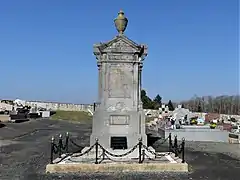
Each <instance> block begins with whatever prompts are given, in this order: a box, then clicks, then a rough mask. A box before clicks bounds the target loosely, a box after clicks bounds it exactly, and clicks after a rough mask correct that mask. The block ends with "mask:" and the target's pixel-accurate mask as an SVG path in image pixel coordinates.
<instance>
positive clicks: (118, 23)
mask: <svg viewBox="0 0 240 180" xmlns="http://www.w3.org/2000/svg"><path fill="white" fill-rule="evenodd" d="M114 23H115V27H116V29H117V31H118V32H119V34H123V33H124V31H125V29H126V28H127V24H128V19H127V18H126V17H125V16H124V12H123V11H122V10H120V12H119V13H118V16H117V18H116V19H114Z"/></svg>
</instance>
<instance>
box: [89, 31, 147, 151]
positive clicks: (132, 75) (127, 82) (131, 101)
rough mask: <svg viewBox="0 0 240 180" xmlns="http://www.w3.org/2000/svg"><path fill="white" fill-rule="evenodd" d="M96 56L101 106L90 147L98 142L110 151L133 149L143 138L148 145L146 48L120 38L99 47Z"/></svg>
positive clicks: (96, 114)
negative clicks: (143, 89) (144, 97)
mask: <svg viewBox="0 0 240 180" xmlns="http://www.w3.org/2000/svg"><path fill="white" fill-rule="evenodd" d="M94 54H95V56H96V58H97V64H98V72H99V89H98V91H99V103H100V105H99V106H98V108H97V109H96V111H95V113H94V115H93V127H92V135H91V138H90V145H92V144H94V143H95V139H96V138H97V139H98V140H99V143H100V144H101V145H102V146H103V147H104V148H106V149H131V148H132V147H133V146H134V145H136V144H137V143H138V139H139V138H142V140H143V143H144V144H145V145H146V144H147V136H146V134H145V115H144V111H143V108H142V102H141V94H140V93H141V71H142V62H143V60H144V57H145V56H146V55H147V47H146V45H138V44H136V43H135V42H133V41H131V40H130V39H128V38H127V37H126V36H124V35H121V34H120V35H118V36H116V37H115V38H114V39H113V40H111V41H109V42H107V43H100V44H97V45H95V46H94ZM114 140H115V143H116V144H114ZM117 140H118V142H119V143H118V145H117Z"/></svg>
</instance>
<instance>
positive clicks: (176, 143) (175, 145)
mask: <svg viewBox="0 0 240 180" xmlns="http://www.w3.org/2000/svg"><path fill="white" fill-rule="evenodd" d="M174 153H175V157H177V156H178V142H177V135H175V136H174Z"/></svg>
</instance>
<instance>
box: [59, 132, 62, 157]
mask: <svg viewBox="0 0 240 180" xmlns="http://www.w3.org/2000/svg"><path fill="white" fill-rule="evenodd" d="M62 145H63V144H62V134H60V135H59V139H58V157H59V158H61V155H62Z"/></svg>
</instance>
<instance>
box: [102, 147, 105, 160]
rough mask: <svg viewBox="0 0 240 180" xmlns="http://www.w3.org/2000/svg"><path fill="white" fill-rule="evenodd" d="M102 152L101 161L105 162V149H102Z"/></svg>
mask: <svg viewBox="0 0 240 180" xmlns="http://www.w3.org/2000/svg"><path fill="white" fill-rule="evenodd" d="M102 150H103V160H105V149H102Z"/></svg>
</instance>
